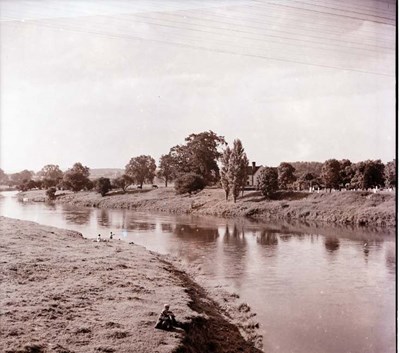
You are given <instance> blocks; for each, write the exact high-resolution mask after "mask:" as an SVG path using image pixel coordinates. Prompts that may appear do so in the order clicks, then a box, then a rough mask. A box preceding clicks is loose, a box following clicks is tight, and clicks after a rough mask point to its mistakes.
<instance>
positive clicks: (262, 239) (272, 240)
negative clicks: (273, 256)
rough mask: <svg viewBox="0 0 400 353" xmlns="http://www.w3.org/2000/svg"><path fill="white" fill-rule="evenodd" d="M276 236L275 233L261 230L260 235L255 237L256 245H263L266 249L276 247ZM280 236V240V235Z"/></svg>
mask: <svg viewBox="0 0 400 353" xmlns="http://www.w3.org/2000/svg"><path fill="white" fill-rule="evenodd" d="M278 234H279V233H275V232H271V231H269V230H267V229H263V230H262V231H261V233H260V235H259V236H258V237H257V243H258V244H261V245H265V246H268V247H272V246H276V245H278ZM279 235H280V239H282V235H281V234H279ZM283 238H285V235H284V234H283ZM289 238H291V237H287V238H286V241H287V240H289Z"/></svg>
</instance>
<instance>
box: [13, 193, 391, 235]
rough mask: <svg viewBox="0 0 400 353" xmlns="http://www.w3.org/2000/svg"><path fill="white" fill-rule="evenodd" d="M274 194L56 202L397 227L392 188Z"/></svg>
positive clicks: (71, 197) (115, 196)
mask: <svg viewBox="0 0 400 353" xmlns="http://www.w3.org/2000/svg"><path fill="white" fill-rule="evenodd" d="M20 198H21V199H22V198H25V199H29V200H30V201H45V194H44V191H40V190H39V191H31V192H27V193H21V194H20ZM277 198H278V199H276V200H267V199H265V198H264V197H263V196H262V195H261V194H260V192H258V191H250V192H246V193H245V194H244V196H242V197H239V199H238V201H237V203H233V202H232V201H228V202H227V201H225V197H224V192H223V191H222V190H220V189H205V190H203V191H201V192H200V193H198V194H196V195H193V196H189V195H175V192H174V190H173V189H171V188H160V189H156V190H150V189H149V190H135V191H133V192H130V193H126V194H121V193H111V194H109V195H107V196H105V197H101V195H100V194H98V193H95V192H79V193H66V194H61V195H58V196H57V202H60V203H66V204H73V205H77V206H89V207H100V208H103V207H104V208H126V209H132V210H139V211H160V212H169V213H177V214H184V213H187V214H189V213H190V214H198V215H212V216H220V217H252V218H258V219H264V220H273V219H275V220H301V221H306V222H327V223H335V224H348V225H362V226H364V225H368V226H379V227H385V226H386V227H393V226H394V225H395V224H396V217H395V203H396V198H395V194H394V193H383V192H382V193H376V194H374V193H371V192H361V191H341V192H332V193H328V192H321V193H312V194H309V193H300V192H292V193H281V194H279V195H278V197H277Z"/></svg>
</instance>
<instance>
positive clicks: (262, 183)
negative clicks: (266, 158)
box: [257, 167, 278, 198]
mask: <svg viewBox="0 0 400 353" xmlns="http://www.w3.org/2000/svg"><path fill="white" fill-rule="evenodd" d="M257 189H259V190H261V192H262V194H263V195H264V196H265V197H268V198H270V197H272V196H273V195H274V193H275V192H276V191H277V190H278V171H277V169H276V168H272V167H265V168H263V169H262V170H261V172H260V175H259V176H258V178H257Z"/></svg>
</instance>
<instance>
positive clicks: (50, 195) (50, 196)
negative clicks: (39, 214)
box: [46, 186, 57, 200]
mask: <svg viewBox="0 0 400 353" xmlns="http://www.w3.org/2000/svg"><path fill="white" fill-rule="evenodd" d="M56 191H57V189H56V187H55V186H52V187H51V188H49V189H47V190H46V196H47V198H48V199H49V200H55V199H56Z"/></svg>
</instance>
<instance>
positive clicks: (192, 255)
mask: <svg viewBox="0 0 400 353" xmlns="http://www.w3.org/2000/svg"><path fill="white" fill-rule="evenodd" d="M2 195H3V196H4V197H0V215H2V216H6V217H12V218H18V219H22V220H30V221H35V222H38V223H41V224H45V225H51V226H56V227H60V228H67V229H73V230H77V231H79V232H81V233H82V234H83V235H84V236H85V237H87V238H95V237H96V236H97V234H101V235H102V236H103V237H104V238H105V237H108V235H109V233H110V231H112V232H114V233H115V234H116V238H117V239H121V240H124V241H129V242H130V241H133V242H134V243H136V244H140V245H143V246H145V247H146V248H148V249H149V250H153V251H157V252H159V253H163V254H171V255H174V256H176V257H178V258H180V259H182V261H183V262H184V263H187V264H189V265H191V266H195V267H197V268H198V269H199V270H200V271H202V273H204V275H205V276H206V278H207V280H208V281H209V282H210V283H211V284H214V285H221V286H222V287H224V288H226V289H228V290H230V291H233V292H235V293H238V294H239V295H240V298H241V299H240V300H241V301H243V302H247V303H248V304H249V305H250V306H251V308H252V310H253V311H254V312H256V313H257V316H256V318H257V320H258V321H259V322H260V324H261V333H262V334H263V336H264V350H265V352H268V353H277V352H283V353H291V352H293V353H325V352H326V353H346V352H348V353H393V352H395V351H396V346H395V344H396V342H395V340H396V330H395V320H396V299H395V293H396V291H395V289H396V258H395V256H396V242H395V233H394V231H382V230H381V231H380V232H377V231H374V230H372V229H362V230H360V229H349V228H327V227H317V226H305V225H291V224H271V223H256V222H250V221H248V220H225V219H221V218H212V217H194V216H175V215H166V214H149V213H147V214H145V213H138V212H132V211H129V210H106V209H96V208H76V207H71V206H67V205H58V204H56V205H54V204H46V203H21V202H18V201H17V200H16V198H15V197H13V196H15V193H12V192H4V193H2Z"/></svg>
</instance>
